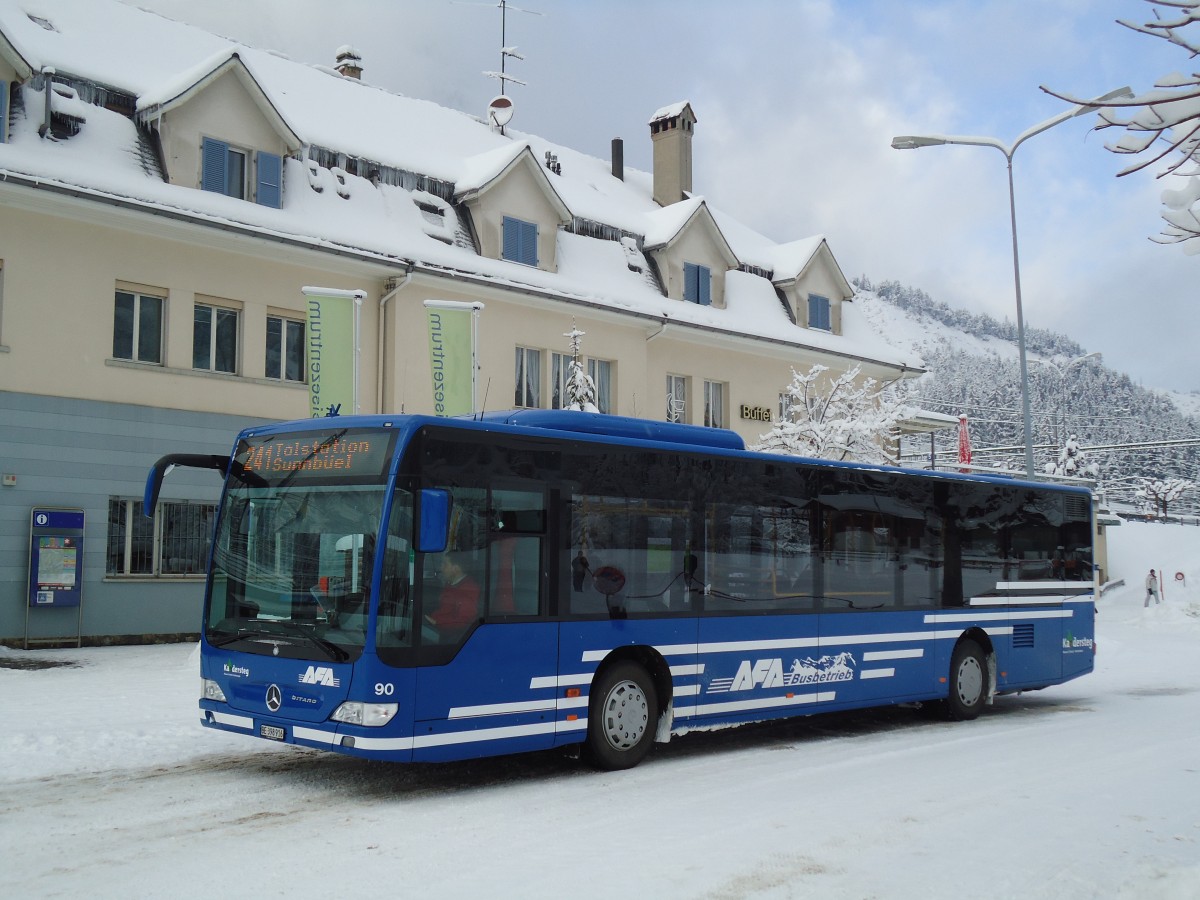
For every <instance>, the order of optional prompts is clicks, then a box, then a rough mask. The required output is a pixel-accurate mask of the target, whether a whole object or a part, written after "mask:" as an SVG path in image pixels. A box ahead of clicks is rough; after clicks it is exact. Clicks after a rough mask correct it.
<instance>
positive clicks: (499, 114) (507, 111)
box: [466, 0, 542, 134]
mask: <svg viewBox="0 0 1200 900" xmlns="http://www.w3.org/2000/svg"><path fill="white" fill-rule="evenodd" d="M466 5H470V6H491V7H499V8H500V71H499V72H490V71H486V72H484V73H483V74H484V75H486V76H487V77H488V78H495V79H496V80H497V81H499V82H500V96H499V97H495V98H493V100H492V102H491V103H489V104H488V122H489V123H490V124H492V125H493V126H495V127H496V128H497V129H499V131H500V133H501V134H504V126H505V125H507V124H508V123H509V122H510V121H512V115H513V103H512V100H510V99H509V97H508V82H510V81H511V82H512V83H513V84H519V85H521V86H522V87H526V86H527V83H526V82H524V81H522V80H521V79H520V78H514V77H513V76H512V75H509V74H508V58H509V57H510V56H511V57H512V58H513V59H521V60H523V59H525V57H524V56H522V55H521V54H520V53H518V52H517V48H516V47H515V46H514V47H510V46H508V11H509V10H512V11H513V12H522V13H528V14H529V15H531V16H540V15H542V13H540V12H538V11H537V10H533V9H523V8H521V7H519V6H513V5H512V4H510V3H509V2H508V0H499V2H498V3H477V4H466Z"/></svg>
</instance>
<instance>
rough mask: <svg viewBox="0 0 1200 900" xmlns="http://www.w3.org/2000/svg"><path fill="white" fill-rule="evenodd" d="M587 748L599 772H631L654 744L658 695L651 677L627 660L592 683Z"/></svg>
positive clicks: (607, 670)
mask: <svg viewBox="0 0 1200 900" xmlns="http://www.w3.org/2000/svg"><path fill="white" fill-rule="evenodd" d="M588 706H589V709H588V731H587V749H588V757H589V759H590V761H591V763H592V764H593V765H594V766H596V768H598V769H607V770H614V769H631V768H633V767H634V766H636V765H637V764H638V763H640V762H641V761H642V760H643V759H645V757H646V754H647V753H649V752H650V745H651V744H652V743H653V742H654V727H653V725H654V720H655V717H656V716H657V714H658V711H657V710H658V696H657V694H656V692H655V690H654V682H653V681H652V680H651V678H650V676H649V674H648V673H647V672H646V670H645V669H643V668H642V667H641V666H639V665H638V664H637V663H634V662H629V661H624V662H619V663H617V664H616V665H614V666H611V667H610V668H608V669H606V670H605V671H604V672H602V673H601V674H600V677H598V678H597V679H596V680H595V681H594V682H592V689H591V697H590V700H589V703H588Z"/></svg>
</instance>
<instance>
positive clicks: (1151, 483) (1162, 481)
mask: <svg viewBox="0 0 1200 900" xmlns="http://www.w3.org/2000/svg"><path fill="white" fill-rule="evenodd" d="M1194 487H1195V485H1194V484H1192V482H1190V481H1186V480H1185V479H1183V478H1154V479H1149V480H1147V481H1146V482H1145V483H1144V484H1143V485H1142V486H1141V488H1139V489H1138V492H1137V496H1138V497H1139V498H1141V499H1142V500H1145V501H1146V502H1147V503H1148V504H1150V505H1151V506H1153V508H1154V513H1155V515H1161V516H1162V517H1163V518H1164V519H1165V518H1166V517H1167V507H1168V505H1169V504H1171V503H1174V502H1175V501H1176V500H1178V499H1179V498H1180V497H1182V496H1183V495H1184V494H1186V493H1187V492H1188V491H1190V490H1192V489H1193V488H1194Z"/></svg>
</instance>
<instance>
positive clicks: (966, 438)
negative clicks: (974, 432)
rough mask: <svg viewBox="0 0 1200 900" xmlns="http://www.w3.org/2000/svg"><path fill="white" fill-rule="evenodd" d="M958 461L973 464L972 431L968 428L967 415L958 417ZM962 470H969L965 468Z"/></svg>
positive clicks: (964, 464) (962, 463)
mask: <svg viewBox="0 0 1200 900" xmlns="http://www.w3.org/2000/svg"><path fill="white" fill-rule="evenodd" d="M958 462H959V464H960V465H963V466H969V465H970V464H971V432H970V430H968V428H967V417H966V416H965V415H960V416H959V417H958ZM962 471H964V472H965V471H967V470H966V469H963V470H962Z"/></svg>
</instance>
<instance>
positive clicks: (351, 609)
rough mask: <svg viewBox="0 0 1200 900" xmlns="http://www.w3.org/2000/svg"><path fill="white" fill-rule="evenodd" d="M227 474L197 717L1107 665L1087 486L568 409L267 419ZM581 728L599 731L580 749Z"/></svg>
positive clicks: (671, 707)
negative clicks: (801, 453) (779, 445)
mask: <svg viewBox="0 0 1200 900" xmlns="http://www.w3.org/2000/svg"><path fill="white" fill-rule="evenodd" d="M173 465H187V466H198V467H205V468H212V469H215V470H217V471H219V472H221V473H223V475H224V479H225V484H224V491H223V494H222V498H221V503H220V511H219V515H218V521H217V525H216V531H215V536H214V539H213V545H212V550H211V559H210V563H209V566H208V575H207V583H206V587H205V595H204V616H203V629H202V636H201V646H202V653H201V679H202V687H201V698H200V717H201V721H202V723H203V724H204V725H205V726H207V727H209V728H216V729H221V730H224V731H230V732H236V733H238V734H245V735H249V736H253V737H258V738H261V739H267V740H272V741H281V742H286V743H290V744H297V745H301V746H305V747H315V748H321V749H326V750H334V751H337V752H340V753H346V754H351V755H355V756H361V757H367V758H371V759H381V760H395V761H401V762H440V761H448V760H460V759H467V758H472V757H483V756H491V755H497V754H506V753H516V752H523V751H535V750H545V749H549V748H554V747H572V745H574V746H573V749H575V750H579V749H582V751H583V752H584V753H585V754H586V756H587V758H588V759H589V760H590V761H591V762H592V763H593V764H594V765H596V766H597V767H599V768H603V769H621V768H628V767H631V766H634V765H636V764H637V763H638V762H639V761H641V760H642V759H643V758H644V757H645V755H646V754H647V752H648V751H649V750H650V748H651V745H652V744H653V743H654V742H656V741H658V742H664V741H667V740H668V739H669V738H670V737H671V736H672V735H673V734H674V735H678V734H681V733H684V732H690V731H696V730H705V729H713V728H722V727H727V726H730V725H736V724H740V723H747V722H759V721H763V720H768V719H777V718H782V717H787V716H797V715H809V714H813V713H821V712H825V711H831V710H847V709H854V708H862V707H871V706H883V705H889V704H912V705H919V706H929V707H932V708H933V709H935V710H937V711H939V712H940V713H942V714H944V715H945V716H946V717H948V718H950V719H958V720H961V719H972V718H974V717H975V716H977V715H978V714H979V713H980V711H981V709H982V708H983V707H984V706H985V705H987V704H990V703H991V702H992V699H993V698H994V697H995V696H996V695H998V694H1006V693H1011V692H1016V691H1026V690H1033V689H1038V688H1044V687H1047V686H1049V685H1054V684H1059V683H1061V682H1064V681H1067V680H1068V679H1072V678H1076V677H1078V676H1080V675H1083V674H1085V673H1087V672H1090V671H1092V667H1093V658H1094V644H1093V637H1094V615H1095V605H1094V603H1095V593H1096V592H1095V585H1094V579H1095V576H1094V574H1093V565H1092V535H1093V524H1092V498H1091V494H1090V493H1089V492H1088V491H1087V490H1085V489H1080V488H1076V487H1066V486H1060V485H1047V484H1034V483H1026V482H1022V481H1016V480H1012V479H1008V478H1003V477H983V476H967V475H960V474H958V473H951V472H917V471H906V470H902V469H891V468H881V467H873V466H865V465H856V464H843V463H831V462H827V461H821V460H812V459H801V458H795V457H784V456H776V455H769V454H763V453H757V452H751V451H747V450H746V449H745V448H744V445H743V443H742V441H741V438H740V437H738V436H737V435H736V434H734V433H733V432H729V431H723V430H719V429H712V428H701V427H698V426H688V425H678V424H667V423H655V422H649V421H645V420H640V419H631V418H623V417H617V416H607V415H598V414H592V413H583V412H570V411H539V410H518V411H513V412H507V413H490V414H487V415H483V416H479V417H476V418H472V419H466V418H464V419H447V418H434V417H424V416H393V417H387V416H353V417H340V418H325V419H311V420H305V421H299V422H290V423H284V424H275V425H270V426H265V427H260V428H253V429H249V430H247V431H245V432H243V433H242V434H241V435H239V437H238V438H237V442H236V444H235V446H234V448H233V451H232V453H231V454H230V455H229V456H228V457H225V456H202V455H193V454H176V455H172V456H167V457H164V458H163V459H162V460H160V461H159V462H158V463H157V464H156V465H155V466H154V468H153V469H152V470H151V473H150V477H149V478H148V480H147V486H146V498H145V508H146V509H147V510H153V509H154V506H155V502H156V500H157V495H158V492H159V489H160V487H161V484H162V480H163V476H164V474H165V473H166V471H167V470H168V469H169V468H170V467H171V466H173ZM579 745H582V747H580V746H579Z"/></svg>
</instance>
